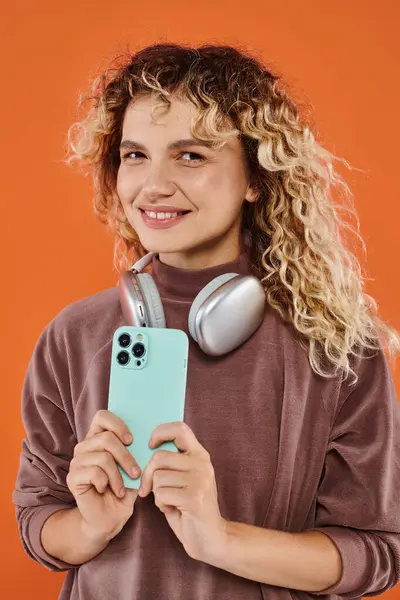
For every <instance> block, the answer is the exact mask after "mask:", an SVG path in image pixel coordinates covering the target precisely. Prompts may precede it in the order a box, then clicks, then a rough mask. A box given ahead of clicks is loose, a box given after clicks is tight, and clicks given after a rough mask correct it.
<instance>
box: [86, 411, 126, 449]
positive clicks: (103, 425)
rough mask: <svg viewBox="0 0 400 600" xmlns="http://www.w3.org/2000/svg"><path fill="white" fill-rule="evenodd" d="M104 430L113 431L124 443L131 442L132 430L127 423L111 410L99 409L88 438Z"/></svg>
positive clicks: (87, 435)
mask: <svg viewBox="0 0 400 600" xmlns="http://www.w3.org/2000/svg"><path fill="white" fill-rule="evenodd" d="M103 431H111V432H112V433H114V435H116V436H117V438H118V439H119V440H121V442H122V443H123V444H131V443H132V441H133V436H132V432H131V431H129V429H128V427H127V425H126V424H125V423H124V422H123V421H122V420H121V419H120V418H119V417H117V415H114V413H112V412H111V411H109V410H98V411H97V413H96V414H95V416H94V417H93V420H92V423H91V425H90V428H89V431H88V432H87V434H86V439H88V438H91V437H93V436H95V435H97V434H99V433H102V432H103Z"/></svg>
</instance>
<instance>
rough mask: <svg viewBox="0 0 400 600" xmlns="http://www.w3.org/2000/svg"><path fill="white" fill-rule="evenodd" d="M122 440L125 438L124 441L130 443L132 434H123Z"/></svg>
mask: <svg viewBox="0 0 400 600" xmlns="http://www.w3.org/2000/svg"><path fill="white" fill-rule="evenodd" d="M124 440H125V442H126V443H127V444H130V443H131V441H132V436H131V434H130V433H126V434H125V435H124Z"/></svg>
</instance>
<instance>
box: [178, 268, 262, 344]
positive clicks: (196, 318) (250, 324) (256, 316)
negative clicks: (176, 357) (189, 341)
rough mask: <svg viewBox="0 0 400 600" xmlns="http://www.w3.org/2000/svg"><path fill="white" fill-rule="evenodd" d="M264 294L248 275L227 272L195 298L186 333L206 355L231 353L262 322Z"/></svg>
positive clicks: (257, 283) (260, 286)
mask: <svg viewBox="0 0 400 600" xmlns="http://www.w3.org/2000/svg"><path fill="white" fill-rule="evenodd" d="M264 313H265V291H264V288H263V286H262V284H261V282H260V281H259V280H258V279H257V278H256V277H254V276H251V275H237V274H236V273H226V274H224V275H221V276H220V277H217V278H215V279H213V281H211V282H210V283H209V284H208V285H206V286H205V287H204V288H203V289H202V290H201V292H200V293H199V294H198V295H197V296H196V298H195V300H194V302H193V304H192V307H191V309H190V313H189V331H190V334H191V336H192V337H193V339H194V340H196V341H197V343H198V344H199V346H200V348H201V349H202V350H203V352H205V353H206V354H209V355H211V356H221V355H223V354H227V353H228V352H231V351H232V350H234V349H235V348H237V347H238V346H240V345H241V344H243V343H244V342H245V341H246V340H248V339H249V338H250V337H251V336H252V335H253V333H254V332H255V331H256V330H257V329H258V327H259V326H260V325H261V323H262V321H263V319H264Z"/></svg>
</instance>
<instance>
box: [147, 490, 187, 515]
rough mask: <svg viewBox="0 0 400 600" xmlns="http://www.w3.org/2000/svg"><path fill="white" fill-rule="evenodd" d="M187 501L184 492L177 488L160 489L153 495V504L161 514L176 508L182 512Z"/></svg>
mask: <svg viewBox="0 0 400 600" xmlns="http://www.w3.org/2000/svg"><path fill="white" fill-rule="evenodd" d="M187 500H188V494H187V492H186V490H184V489H179V488H160V489H159V490H158V491H157V493H156V494H154V503H155V505H156V506H157V507H158V508H159V509H160V510H161V512H163V513H165V512H167V510H168V509H170V508H177V509H178V510H179V511H182V510H184V509H185V506H186V504H187Z"/></svg>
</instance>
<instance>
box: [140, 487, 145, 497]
mask: <svg viewBox="0 0 400 600" xmlns="http://www.w3.org/2000/svg"><path fill="white" fill-rule="evenodd" d="M143 494H144V489H143V488H142V487H141V488H139V496H143Z"/></svg>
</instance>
